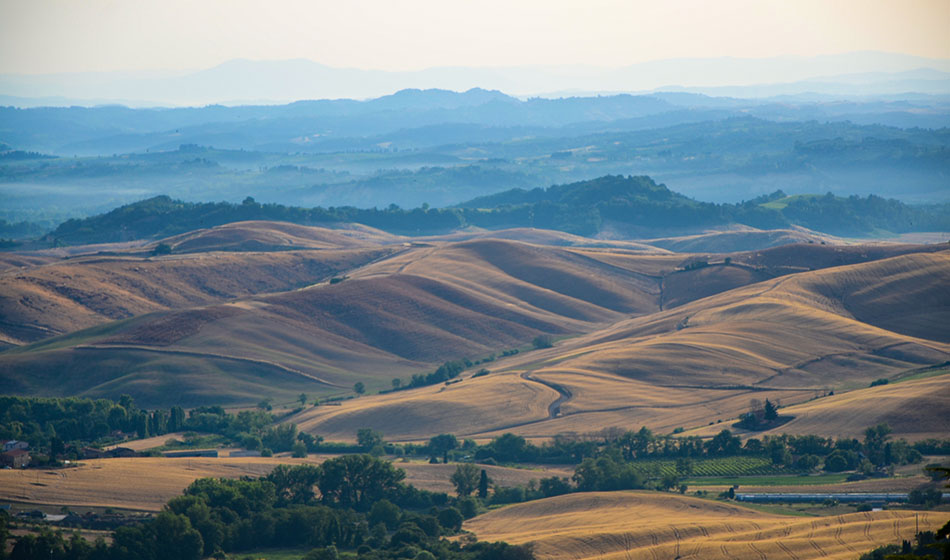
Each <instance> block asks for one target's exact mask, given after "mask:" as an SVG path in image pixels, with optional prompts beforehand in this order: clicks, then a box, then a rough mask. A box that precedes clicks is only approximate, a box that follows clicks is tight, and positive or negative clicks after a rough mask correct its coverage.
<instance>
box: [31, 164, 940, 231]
mask: <svg viewBox="0 0 950 560" xmlns="http://www.w3.org/2000/svg"><path fill="white" fill-rule="evenodd" d="M784 196H785V195H784V193H781V192H776V193H773V194H772V195H768V196H764V197H760V198H757V199H754V200H751V201H747V202H742V203H738V204H714V203H708V202H698V201H696V200H693V199H691V198H688V197H685V196H683V195H681V194H678V193H674V192H672V191H670V190H669V189H668V188H667V187H666V186H665V185H657V184H656V183H654V182H653V180H652V179H650V178H649V177H643V176H641V177H630V176H628V177H624V176H620V175H608V176H604V177H600V178H598V179H593V180H590V181H582V182H578V183H571V184H568V185H556V186H552V187H550V188H548V189H541V188H537V189H534V190H530V191H527V190H523V189H513V190H511V191H506V192H503V193H499V194H496V195H491V196H487V197H482V198H478V199H475V200H473V201H471V202H468V203H465V204H462V205H459V206H458V207H454V208H429V207H428V206H424V207H421V208H415V209H412V210H404V209H401V208H399V207H397V206H395V205H391V206H389V207H388V208H383V209H377V208H372V209H361V208H354V207H349V206H346V207H329V208H320V207H317V208H299V207H291V206H283V205H279V204H263V205H262V204H259V203H257V202H255V201H254V200H253V199H251V198H248V199H247V200H245V201H244V203H243V204H230V203H226V202H218V203H210V202H209V203H193V202H182V201H179V200H172V199H171V198H169V197H167V196H157V197H154V198H150V199H148V200H144V201H142V202H137V203H134V204H129V205H127V206H122V207H121V208H117V209H115V210H112V211H111V212H108V213H106V214H101V215H99V216H93V217H90V218H85V219H82V220H79V219H72V220H68V221H66V222H64V223H62V224H61V225H60V226H59V227H58V228H56V230H55V231H53V232H52V233H50V234H49V238H50V240H54V241H56V242H59V243H99V242H110V241H124V240H128V239H142V238H150V237H162V236H170V235H174V234H178V233H183V232H186V231H191V230H194V229H198V228H206V227H212V226H216V225H221V224H225V223H230V222H236V221H242V220H275V221H286V222H293V223H298V224H311V225H318V224H327V223H339V222H355V223H360V224H365V225H368V226H373V227H376V228H379V229H382V230H384V231H389V232H393V233H399V234H409V235H416V234H432V233H440V232H446V231H451V230H455V229H459V228H464V227H467V226H476V227H483V228H489V229H492V228H503V227H536V228H544V229H554V230H561V231H566V232H570V233H576V234H580V235H592V234H595V233H597V232H598V231H599V230H600V229H601V227H602V226H603V225H604V223H605V222H607V221H609V222H612V223H614V224H621V225H623V226H625V227H630V228H664V229H667V228H676V227H690V228H694V227H697V226H716V225H725V224H730V223H742V224H746V225H750V226H753V227H759V228H764V229H771V228H780V227H787V226H789V225H790V224H800V225H804V226H807V227H810V228H813V229H817V230H819V231H825V232H829V233H836V234H861V233H870V232H873V231H875V230H888V231H894V232H903V231H909V230H911V229H913V230H914V231H943V230H945V229H947V228H948V227H950V207H948V206H946V205H944V206H931V207H917V206H908V205H905V204H903V203H901V202H899V201H896V200H890V199H884V198H881V197H878V196H873V195H872V196H868V197H866V198H861V197H858V196H851V197H849V198H839V197H835V196H832V195H830V194H829V195H827V196H823V197H798V198H794V199H791V200H790V201H789V202H788V203H787V205H785V206H784V207H780V208H774V207H769V206H767V203H769V202H770V201H773V200H777V199H781V198H784Z"/></svg>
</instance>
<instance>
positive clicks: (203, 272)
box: [0, 247, 398, 344]
mask: <svg viewBox="0 0 950 560" xmlns="http://www.w3.org/2000/svg"><path fill="white" fill-rule="evenodd" d="M396 250H398V249H396V248H372V247H367V248H362V249H350V250H325V251H292V252H273V253H241V254H230V253H205V254H191V255H167V256H163V257H147V256H136V255H122V254H117V255H106V256H99V255H88V256H81V257H76V258H71V259H65V260H57V261H54V262H49V263H48V264H43V262H42V261H41V262H40V265H38V266H32V267H24V268H11V269H7V270H4V271H0V318H2V319H0V341H4V342H7V343H10V344H23V343H29V342H34V341H37V340H40V339H42V338H46V337H49V336H53V335H58V334H64V333H68V332H72V331H75V330H78V329H81V328H86V327H90V326H93V325H98V324H102V323H104V322H107V321H112V320H116V319H125V318H129V317H134V316H136V315H141V314H143V313H148V312H153V311H159V310H170V309H182V308H186V307H191V306H197V305H207V304H210V303H216V302H222V301H227V300H230V299H234V298H240V297H246V296H250V295H254V294H260V293H268V292H280V291H285V290H290V289H296V288H299V287H302V286H306V285H309V284H313V283H316V282H320V281H322V280H326V279H328V278H330V277H332V276H336V275H340V274H343V273H345V272H346V271H348V270H350V269H352V268H355V267H358V266H361V265H363V264H366V263H368V262H371V261H374V260H376V259H379V258H382V257H385V256H387V255H389V254H391V253H392V252H394V251H396Z"/></svg>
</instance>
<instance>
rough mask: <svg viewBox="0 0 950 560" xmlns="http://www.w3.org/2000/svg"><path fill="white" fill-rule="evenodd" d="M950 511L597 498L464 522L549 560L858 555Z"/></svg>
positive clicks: (618, 495) (631, 495) (556, 501)
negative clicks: (795, 513)
mask: <svg viewBox="0 0 950 560" xmlns="http://www.w3.org/2000/svg"><path fill="white" fill-rule="evenodd" d="M948 519H950V514H948V513H946V512H914V511H906V510H903V511H894V510H892V511H878V512H867V513H851V514H845V515H838V516H834V517H820V518H803V517H790V516H784V515H775V514H769V513H763V512H760V511H755V510H752V509H748V508H744V507H741V506H737V505H731V504H723V503H719V502H712V501H709V500H701V499H698V498H691V497H685V496H678V495H674V494H660V493H655V492H593V493H579V494H569V495H566V496H558V497H555V498H547V499H544V500H538V501H534V502H528V503H524V504H517V505H513V506H508V507H505V508H502V509H499V510H495V511H492V512H489V513H486V514H484V515H481V516H478V517H476V518H474V519H471V520H469V521H466V522H465V525H464V526H463V528H464V529H466V530H469V531H472V532H473V533H475V534H476V535H477V536H478V538H479V540H487V541H493V540H501V541H505V542H509V543H513V544H523V543H529V542H530V543H534V546H535V549H534V550H535V552H536V554H537V556H538V558H539V559H541V560H560V559H572V560H581V559H591V560H594V559H596V560H620V559H634V558H654V559H655V558H683V559H686V558H695V559H704V560H707V559H724V560H725V559H730V560H743V559H749V560H753V559H754V560H758V559H760V558H769V559H773V558H777V559H783V558H787V559H791V560H796V559H798V560H800V559H804V558H818V557H821V558H839V559H842V560H843V559H846V558H847V559H853V558H856V557H857V556H859V555H860V554H861V553H862V552H866V551H867V550H869V549H872V548H874V547H877V546H881V545H884V544H892V543H896V542H900V541H901V539H911V538H912V537H913V536H914V532H915V527H916V525H915V523H919V526H920V529H921V530H935V529H936V528H938V527H940V526H941V525H943V524H944V523H945V522H946V521H947V520H948Z"/></svg>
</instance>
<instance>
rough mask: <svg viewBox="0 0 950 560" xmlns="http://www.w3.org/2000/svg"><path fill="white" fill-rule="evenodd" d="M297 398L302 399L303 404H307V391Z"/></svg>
mask: <svg viewBox="0 0 950 560" xmlns="http://www.w3.org/2000/svg"><path fill="white" fill-rule="evenodd" d="M297 400H298V401H300V404H301V406H302V405H305V404H307V393H300V394H299V395H297Z"/></svg>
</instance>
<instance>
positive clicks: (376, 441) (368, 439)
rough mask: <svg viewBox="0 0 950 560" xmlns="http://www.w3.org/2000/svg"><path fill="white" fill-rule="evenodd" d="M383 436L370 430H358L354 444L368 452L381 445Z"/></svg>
mask: <svg viewBox="0 0 950 560" xmlns="http://www.w3.org/2000/svg"><path fill="white" fill-rule="evenodd" d="M382 443H383V434H381V433H379V432H377V431H376V430H374V429H372V428H360V429H359V430H357V431H356V444H357V445H359V446H360V447H362V448H363V449H364V450H366V451H369V450H370V449H372V448H374V447H376V446H377V445H382Z"/></svg>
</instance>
